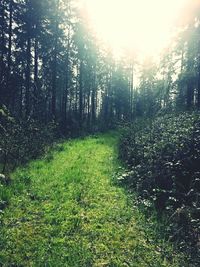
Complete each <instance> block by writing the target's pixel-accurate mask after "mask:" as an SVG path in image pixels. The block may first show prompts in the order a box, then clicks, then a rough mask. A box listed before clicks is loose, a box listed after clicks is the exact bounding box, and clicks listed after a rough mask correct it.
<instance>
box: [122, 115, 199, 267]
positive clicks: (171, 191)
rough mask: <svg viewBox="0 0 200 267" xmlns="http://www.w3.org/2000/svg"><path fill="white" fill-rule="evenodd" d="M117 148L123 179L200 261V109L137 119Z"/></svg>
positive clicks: (193, 262)
mask: <svg viewBox="0 0 200 267" xmlns="http://www.w3.org/2000/svg"><path fill="white" fill-rule="evenodd" d="M119 151H120V157H121V159H122V160H123V161H124V162H125V163H126V166H128V171H127V172H124V173H123V174H122V175H121V177H120V180H121V181H122V182H123V184H126V185H127V186H128V187H129V188H130V189H131V190H134V191H136V192H137V195H138V200H139V202H140V203H143V205H144V206H146V209H147V210H148V211H150V212H152V211H153V210H154V209H156V211H157V213H158V215H159V217H162V218H163V219H164V218H165V221H166V229H165V232H166V233H167V234H168V237H169V239H170V240H171V241H176V242H178V247H179V248H180V249H181V251H184V252H187V253H188V254H189V255H190V257H191V259H190V264H191V265H190V266H199V264H200V257H199V256H200V254H199V249H200V245H199V242H200V234H199V233H200V220H199V219H200V201H199V200H200V114H199V113H195V112H194V113H186V112H185V113H182V114H180V115H176V116H175V114H171V115H165V116H162V117H157V118H156V119H154V120H150V119H148V120H139V121H138V122H136V123H135V124H133V125H131V126H128V127H126V128H125V129H124V130H123V133H122V136H121V140H120V145H119Z"/></svg>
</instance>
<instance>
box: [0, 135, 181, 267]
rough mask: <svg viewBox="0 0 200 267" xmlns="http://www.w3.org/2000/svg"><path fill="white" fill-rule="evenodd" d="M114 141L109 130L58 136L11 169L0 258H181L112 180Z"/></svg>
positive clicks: (78, 264)
mask: <svg viewBox="0 0 200 267" xmlns="http://www.w3.org/2000/svg"><path fill="white" fill-rule="evenodd" d="M116 143H117V137H116V133H114V132H112V133H110V134H104V135H99V136H95V137H87V138H83V139H77V140H73V141H68V142H64V143H62V144H60V145H59V148H58V149H57V150H54V151H53V152H52V153H51V154H50V156H48V155H47V156H46V157H44V158H43V159H40V160H35V161H32V162H31V163H30V164H28V166H26V167H24V168H22V167H19V168H18V169H17V170H16V171H15V172H14V173H13V174H12V175H11V184H10V185H9V186H7V188H8V189H7V198H8V200H9V205H8V207H7V208H6V209H2V212H1V215H0V222H1V227H0V236H1V239H0V265H1V266H69V267H84V266H85V267H90V266H91V267H95V266H110V267H111V266H112V267H114V266H116V267H120V266H132V267H134V266H135V267H137V266H139V267H141V266H142V267H145V266H146V267H149V266H170V267H171V266H173V267H175V266H177V267H178V266H184V265H182V261H183V257H182V256H179V255H178V254H176V253H174V250H173V247H172V245H171V244H170V243H169V242H166V240H164V239H162V238H158V235H157V234H156V231H158V230H159V229H158V228H159V226H158V225H157V226H156V222H154V221H151V220H149V221H146V218H145V217H144V215H143V213H142V212H141V211H139V209H138V207H137V206H136V205H133V203H132V201H131V202H130V199H129V197H128V195H127V193H126V191H125V190H124V189H123V188H121V187H119V186H117V185H116V184H114V183H113V179H114V180H116V175H117V174H116V173H118V172H119V168H120V163H119V161H118V160H117V150H116V148H117V146H116ZM3 186H5V185H3ZM154 223H155V224H154ZM151 224H154V227H150V225H151Z"/></svg>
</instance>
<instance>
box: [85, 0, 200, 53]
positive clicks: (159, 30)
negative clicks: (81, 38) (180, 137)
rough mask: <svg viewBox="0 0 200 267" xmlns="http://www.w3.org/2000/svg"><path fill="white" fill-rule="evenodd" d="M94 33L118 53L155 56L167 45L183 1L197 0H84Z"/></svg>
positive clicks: (181, 9)
mask: <svg viewBox="0 0 200 267" xmlns="http://www.w3.org/2000/svg"><path fill="white" fill-rule="evenodd" d="M85 1H86V5H87V9H88V12H89V16H90V20H91V22H92V24H93V27H94V29H95V31H96V32H97V35H98V36H99V37H100V38H101V39H102V40H103V41H105V42H106V43H108V44H109V46H110V47H111V48H112V49H113V51H114V52H115V53H119V51H120V50H121V49H124V48H125V49H128V50H129V51H131V50H134V51H137V53H139V54H142V55H143V56H144V57H145V56H155V55H156V54H158V53H159V52H161V50H162V49H163V48H164V47H166V46H167V43H168V42H169V40H170V36H171V33H172V27H173V26H174V24H175V23H176V22H177V19H178V18H179V17H180V14H181V13H183V10H184V8H186V4H188V3H189V2H190V3H191V2H193V1H199V2H200V0H85Z"/></svg>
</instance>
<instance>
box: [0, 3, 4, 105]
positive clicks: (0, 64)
mask: <svg viewBox="0 0 200 267" xmlns="http://www.w3.org/2000/svg"><path fill="white" fill-rule="evenodd" d="M0 17H1V39H0V41H1V42H0V47H1V55H0V104H3V102H4V99H3V98H4V97H3V94H4V78H5V77H4V75H5V62H4V54H5V6H4V1H3V0H0Z"/></svg>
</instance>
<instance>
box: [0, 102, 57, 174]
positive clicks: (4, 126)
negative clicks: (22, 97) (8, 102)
mask: <svg viewBox="0 0 200 267" xmlns="http://www.w3.org/2000/svg"><path fill="white" fill-rule="evenodd" d="M0 135H1V139H0V163H1V164H2V170H1V172H3V173H4V172H6V171H8V170H11V169H13V168H15V167H16V166H18V165H19V164H22V163H26V162H27V161H28V160H30V159H32V158H36V157H38V156H39V155H41V154H42V153H43V152H44V150H45V148H46V147H47V145H48V144H51V143H52V142H53V140H54V139H55V136H56V124H55V123H54V122H52V123H49V124H48V125H44V124H42V123H39V122H37V121H35V120H33V119H29V120H23V121H17V120H16V119H14V118H13V117H11V115H10V113H9V111H8V110H7V108H6V107H5V106H3V108H2V109H0Z"/></svg>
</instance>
